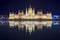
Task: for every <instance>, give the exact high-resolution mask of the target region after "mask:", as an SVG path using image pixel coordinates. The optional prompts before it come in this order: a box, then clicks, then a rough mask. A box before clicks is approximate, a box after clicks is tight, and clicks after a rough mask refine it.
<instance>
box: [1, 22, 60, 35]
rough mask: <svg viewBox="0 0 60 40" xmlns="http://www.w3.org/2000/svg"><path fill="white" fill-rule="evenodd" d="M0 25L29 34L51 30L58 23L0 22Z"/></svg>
mask: <svg viewBox="0 0 60 40" xmlns="http://www.w3.org/2000/svg"><path fill="white" fill-rule="evenodd" d="M0 25H9V27H10V28H14V27H18V30H20V29H24V27H25V29H26V32H27V31H28V32H29V33H30V34H31V32H34V31H35V29H36V28H37V29H40V30H42V29H43V27H46V28H51V27H52V25H59V21H0Z"/></svg>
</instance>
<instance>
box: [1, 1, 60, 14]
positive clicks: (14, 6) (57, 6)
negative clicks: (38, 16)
mask: <svg viewBox="0 0 60 40" xmlns="http://www.w3.org/2000/svg"><path fill="white" fill-rule="evenodd" d="M29 5H31V6H32V7H33V8H35V10H41V9H42V10H43V12H47V11H48V12H50V11H51V12H52V14H57V15H60V1H59V0H0V14H6V15H7V14H8V13H9V12H10V11H11V12H12V11H14V12H17V11H18V10H25V8H26V7H27V8H28V7H29Z"/></svg>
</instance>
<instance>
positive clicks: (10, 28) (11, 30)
mask: <svg viewBox="0 0 60 40" xmlns="http://www.w3.org/2000/svg"><path fill="white" fill-rule="evenodd" d="M0 36H1V39H3V40H5V39H6V40H18V39H19V40H46V39H47V40H49V39H51V40H54V39H59V37H60V22H59V21H0Z"/></svg>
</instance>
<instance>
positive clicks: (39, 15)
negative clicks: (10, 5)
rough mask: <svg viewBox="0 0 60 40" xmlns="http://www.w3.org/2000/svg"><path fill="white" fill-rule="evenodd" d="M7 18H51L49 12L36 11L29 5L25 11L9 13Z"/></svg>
mask: <svg viewBox="0 0 60 40" xmlns="http://www.w3.org/2000/svg"><path fill="white" fill-rule="evenodd" d="M9 19H52V14H51V13H46V14H43V12H42V11H37V14H36V13H35V9H34V8H32V7H31V6H30V7H29V8H28V9H27V8H26V11H25V13H24V12H23V11H18V14H14V13H9Z"/></svg>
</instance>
